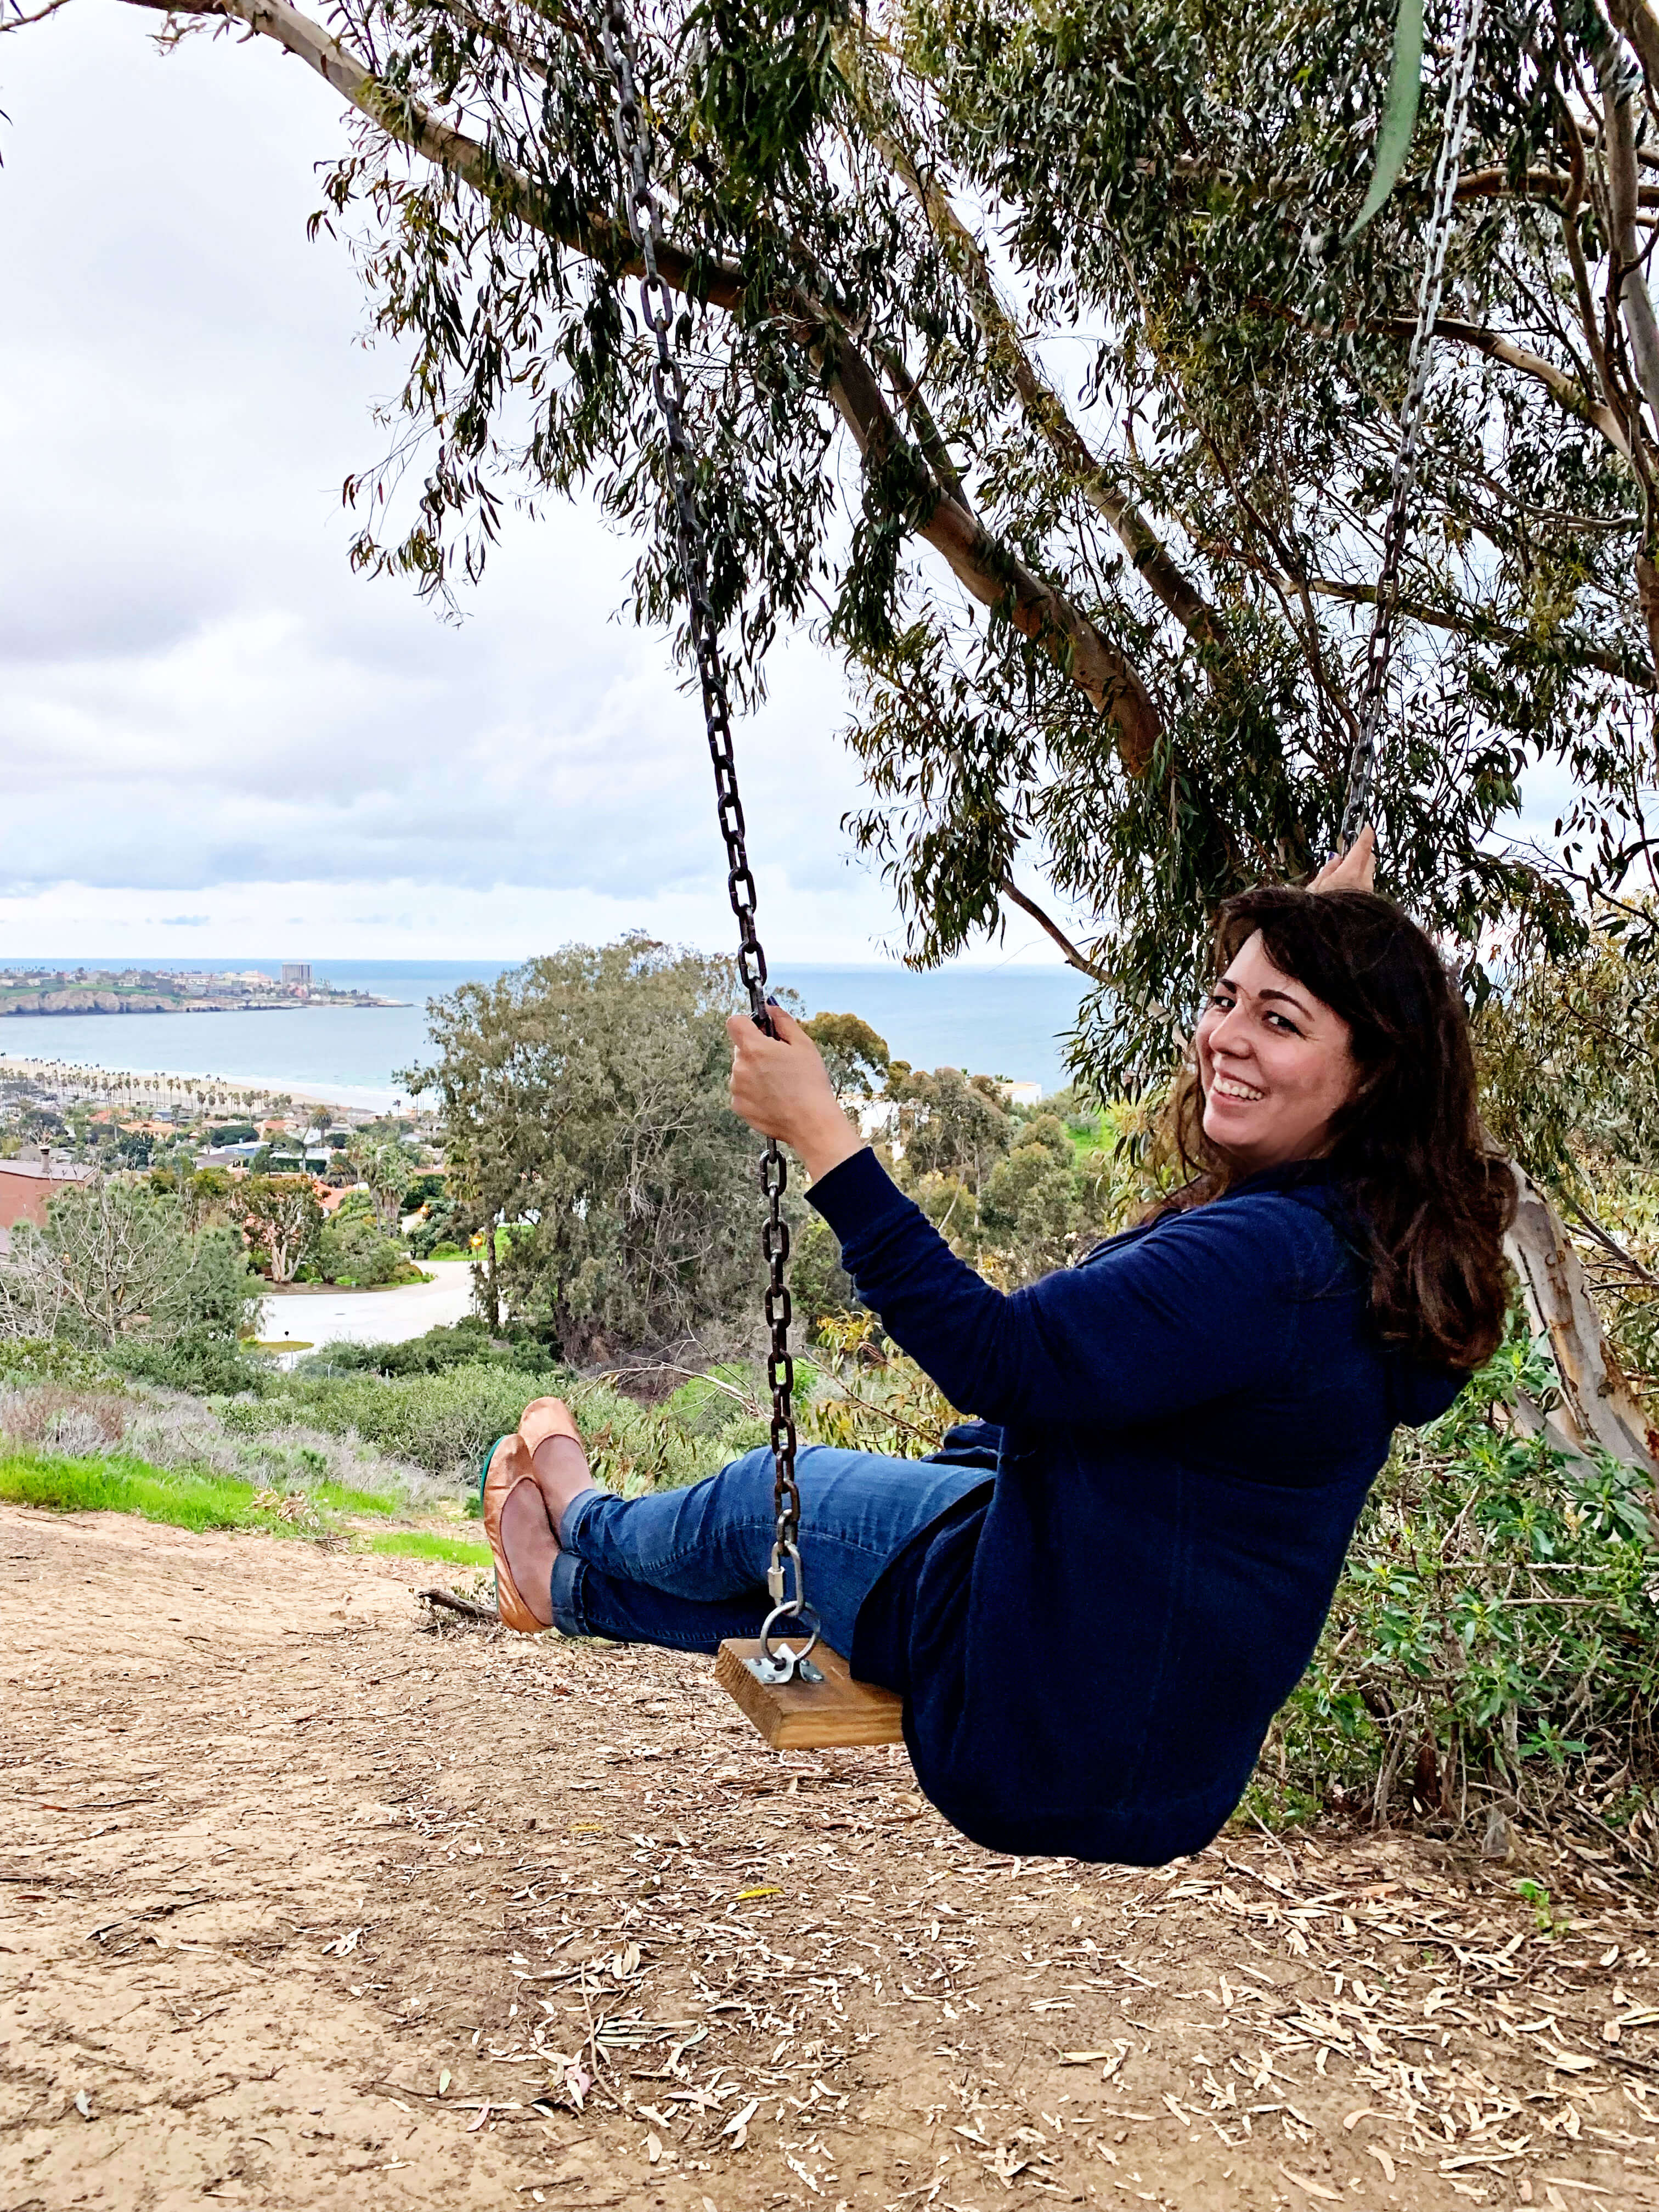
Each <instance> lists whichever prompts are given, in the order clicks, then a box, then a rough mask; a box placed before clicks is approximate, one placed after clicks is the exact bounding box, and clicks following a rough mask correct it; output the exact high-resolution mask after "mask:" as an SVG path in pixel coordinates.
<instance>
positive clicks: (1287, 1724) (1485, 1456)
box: [1255, 1337, 1659, 1827]
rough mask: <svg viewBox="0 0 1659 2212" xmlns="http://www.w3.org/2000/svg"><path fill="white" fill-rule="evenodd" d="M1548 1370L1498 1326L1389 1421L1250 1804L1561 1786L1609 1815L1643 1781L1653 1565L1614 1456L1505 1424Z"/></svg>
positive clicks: (1384, 1800)
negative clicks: (1556, 1445) (1467, 1363)
mask: <svg viewBox="0 0 1659 2212" xmlns="http://www.w3.org/2000/svg"><path fill="white" fill-rule="evenodd" d="M1552 1383H1553V1374H1552V1372H1551V1370H1549V1368H1548V1367H1547V1364H1546V1362H1545V1361H1544V1359H1543V1358H1542V1357H1541V1355H1540V1354H1539V1353H1538V1352H1535V1351H1534V1349H1533V1348H1532V1347H1531V1346H1529V1345H1528V1344H1527V1342H1526V1341H1525V1340H1524V1339H1522V1338H1519V1337H1515V1338H1512V1339H1511V1340H1510V1343H1508V1344H1507V1345H1505V1346H1504V1348H1503V1349H1502V1350H1501V1351H1500V1352H1499V1353H1498V1356H1497V1358H1495V1359H1493V1360H1492V1363H1491V1364H1490V1365H1489V1366H1487V1367H1486V1369H1485V1370H1482V1372H1481V1373H1480V1375H1478V1376H1476V1377H1475V1378H1474V1381H1473V1382H1472V1383H1470V1384H1469V1386H1468V1389H1466V1390H1465V1391H1464V1393H1463V1395H1462V1397H1461V1398H1460V1399H1459V1400H1458V1401H1457V1403H1456V1404H1455V1406H1454V1407H1452V1409H1451V1411H1450V1412H1449V1413H1447V1414H1446V1415H1445V1417H1444V1418H1443V1419H1442V1420H1440V1421H1439V1422H1437V1423H1436V1424H1435V1425H1434V1426H1433V1427H1431V1428H1430V1429H1426V1430H1424V1431H1421V1432H1420V1433H1413V1432H1408V1431H1402V1432H1401V1438H1400V1440H1399V1442H1398V1443H1397V1445H1396V1449H1395V1454H1394V1455H1393V1457H1392V1458H1391V1459H1390V1461H1389V1464H1388V1467H1387V1468H1385V1469H1384V1471H1383V1474H1381V1475H1380V1476H1379V1477H1378V1479H1377V1482H1376V1486H1375V1488H1374V1490H1373V1492H1372V1494H1371V1498H1370V1502H1369V1503H1368V1504H1367V1506H1366V1508H1365V1511H1364V1515H1363V1516H1362V1518H1361V1520H1360V1523H1359V1528H1358V1532H1357V1534H1356V1536H1355V1539H1354V1542H1353V1545H1352V1548H1351V1550H1350V1553H1349V1555H1348V1561H1347V1565H1346V1570H1345V1571H1344V1574H1343V1577H1342V1580H1341V1583H1340V1585H1339V1587H1338V1590H1337V1594H1336V1599H1335V1602H1334V1605H1333V1607H1332V1609H1331V1615H1330V1620H1329V1621H1328V1624H1327V1626H1326V1630H1325V1633H1324V1636H1323V1638H1322V1641H1321V1644H1320V1647H1319V1650H1318V1652H1317V1654H1316V1657H1315V1660H1314V1662H1313V1665H1312V1667H1311V1668H1310V1670H1309V1672H1308V1674H1307V1675H1306V1676H1305V1677H1304V1680H1303V1681H1302V1682H1301V1684H1300V1685H1299V1686H1297V1690H1296V1691H1295V1692H1294V1693H1293V1694H1292V1696H1291V1699H1290V1701H1289V1703H1288V1704H1287V1705H1286V1706H1285V1709H1284V1711H1282V1712H1281V1713H1280V1715H1279V1719H1278V1721H1277V1722H1276V1723H1275V1724H1274V1729H1273V1735H1272V1736H1271V1737H1270V1739H1269V1741H1268V1745H1267V1750H1266V1752H1265V1753H1264V1754H1263V1759H1262V1763H1261V1767H1260V1768H1259V1770H1258V1773H1257V1779H1256V1784H1255V1802H1256V1803H1257V1805H1258V1807H1259V1808H1262V1809H1273V1810H1275V1811H1277V1812H1278V1813H1279V1814H1285V1813H1291V1814H1300V1813H1304V1812H1306V1811H1309V1810H1311V1809H1316V1808H1320V1807H1322V1806H1324V1805H1327V1804H1332V1803H1335V1804H1338V1805H1340V1804H1343V1803H1347V1804H1353V1803H1355V1802H1358V1803H1362V1804H1364V1805H1366V1806H1368V1807H1369V1808H1370V1810H1371V1811H1372V1813H1373V1814H1375V1815H1376V1816H1377V1817H1384V1816H1386V1815H1387V1814H1388V1813H1389V1810H1390V1809H1391V1808H1393V1809H1395V1810H1406V1811H1411V1810H1413V1809H1414V1810H1415V1811H1416V1812H1417V1813H1418V1814H1419V1815H1422V1816H1427V1817H1430V1818H1431V1819H1433V1820H1441V1821H1451V1822H1454V1823H1459V1822H1462V1821H1463V1820H1467V1819H1469V1818H1471V1817H1473V1816H1474V1815H1475V1814H1478V1813H1484V1812H1486V1810H1487V1809H1488V1808H1498V1809H1499V1810H1503V1811H1504V1812H1506V1813H1509V1814H1522V1815H1525V1816H1527V1817H1529V1818H1532V1819H1541V1818H1543V1817H1545V1816H1546V1815H1547V1814H1550V1813H1551V1812H1552V1811H1553V1808H1556V1807H1557V1806H1558V1805H1559V1803H1560V1802H1562V1801H1563V1800H1564V1799H1565V1797H1566V1796H1569V1795H1571V1796H1573V1797H1574V1798H1575V1799H1576V1800H1577V1803H1578V1805H1579V1807H1580V1808H1589V1810H1591V1811H1592V1812H1593V1813H1594V1814H1595V1815H1596V1816H1597V1817H1599V1818H1601V1819H1602V1820H1606V1821H1607V1822H1609V1823H1613V1824H1615V1825H1617V1826H1620V1827H1622V1826H1625V1825H1626V1824H1627V1823H1628V1822H1629V1821H1630V1820H1632V1817H1633V1815H1634V1814H1636V1812H1637V1811H1638V1808H1642V1807H1644V1806H1645V1804H1646V1803H1647V1802H1648V1800H1649V1798H1650V1795H1651V1793H1652V1792H1653V1790H1654V1785H1655V1784H1656V1782H1659V1738H1656V1732H1655V1727H1654V1701H1655V1695H1656V1691H1659V1574H1656V1564H1659V1563H1656V1560H1655V1557H1654V1544H1653V1537H1652V1534H1651V1531H1650V1522H1649V1517H1648V1516H1649V1510H1650V1506H1651V1504H1652V1493H1651V1490H1650V1486H1649V1484H1648V1482H1647V1480H1645V1478H1644V1476H1643V1475H1641V1474H1638V1472H1637V1471H1636V1470H1635V1469H1633V1468H1628V1467H1623V1466H1620V1465H1617V1464H1616V1463H1614V1462H1611V1461H1607V1462H1603V1463H1602V1464H1601V1465H1600V1466H1599V1467H1595V1468H1592V1467H1590V1466H1589V1465H1588V1464H1587V1463H1586V1462H1582V1461H1569V1460H1567V1459H1565V1458H1564V1457H1563V1455H1561V1454H1560V1453H1559V1452H1557V1451H1555V1450H1553V1449H1551V1448H1550V1446H1549V1445H1548V1444H1547V1443H1546V1442H1544V1440H1543V1439H1542V1438H1541V1437H1526V1436H1523V1435H1522V1433H1521V1432H1520V1431H1519V1429H1518V1427H1517V1425H1516V1420H1515V1416H1514V1408H1515V1404H1516V1396H1517V1394H1518V1391H1519V1390H1520V1389H1522V1388H1524V1389H1525V1390H1526V1391H1527V1393H1528V1395H1530V1396H1532V1397H1533V1398H1534V1400H1536V1399H1538V1398H1546V1399H1547V1394H1548V1392H1549V1389H1550V1387H1551V1385H1552Z"/></svg>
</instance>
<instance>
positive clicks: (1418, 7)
mask: <svg viewBox="0 0 1659 2212" xmlns="http://www.w3.org/2000/svg"><path fill="white" fill-rule="evenodd" d="M1422 90H1423V0H1400V13H1399V15H1397V16H1396V17H1395V26H1394V63H1393V66H1392V67H1391V68H1390V70H1389V90H1388V97H1387V98H1386V100H1384V101H1383V127H1382V129H1381V130H1380V131H1378V132H1377V134H1376V167H1374V168H1373V169H1372V171H1371V181H1370V189H1369V190H1368V191H1367V192H1366V194H1365V197H1364V203H1363V204H1362V205H1361V207H1360V210H1359V213H1358V215H1357V216H1355V218H1354V222H1353V228H1352V230H1350V231H1349V233H1348V234H1347V236H1346V238H1345V239H1344V240H1343V241H1342V243H1343V244H1344V245H1345V246H1348V245H1351V244H1352V241H1353V240H1355V239H1356V238H1358V235H1359V234H1360V232H1361V231H1362V230H1364V228H1365V226H1366V224H1367V223H1368V222H1370V220H1371V217H1372V216H1374V215H1375V214H1376V212H1377V210H1378V209H1379V208H1380V207H1381V206H1382V205H1383V202H1384V201H1385V200H1386V199H1387V198H1388V197H1389V193H1390V192H1391V191H1393V190H1394V188H1395V185H1396V184H1397V183H1398V181H1399V179H1400V172H1401V169H1403V168H1404V167H1405V166H1406V157H1407V155H1408V154H1409V153H1410V152H1411V149H1412V136H1413V132H1414V131H1416V129H1417V108H1418V102H1419V99H1420V98H1421V96H1422Z"/></svg>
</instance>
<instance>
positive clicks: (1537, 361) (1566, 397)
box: [1367, 315, 1631, 460]
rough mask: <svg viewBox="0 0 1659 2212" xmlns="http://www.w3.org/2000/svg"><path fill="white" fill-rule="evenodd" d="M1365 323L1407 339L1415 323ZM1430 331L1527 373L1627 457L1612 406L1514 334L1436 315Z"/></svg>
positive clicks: (1404, 318) (1401, 319)
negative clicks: (1588, 390) (1599, 399)
mask: <svg viewBox="0 0 1659 2212" xmlns="http://www.w3.org/2000/svg"><path fill="white" fill-rule="evenodd" d="M1367 327H1368V328H1370V329H1371V330H1375V331H1389V332H1390V333H1391V334H1392V335H1393V336H1394V337H1401V338H1406V339H1409V338H1410V337H1411V334H1412V332H1413V330H1414V329H1415V328H1416V325H1415V323H1414V321H1413V319H1412V317H1411V316H1409V315H1389V316H1388V317H1387V318H1385V319H1383V320H1382V321H1380V322H1376V323H1373V324H1370V325H1368V326H1367ZM1434 334H1435V336H1436V337H1437V338H1445V339H1447V340H1448V341H1449V343H1451V344H1453V345H1462V346H1468V349H1470V351H1471V352H1473V353H1478V354H1483V355H1485V356H1486V359H1487V360H1488V361H1495V362H1500V363H1501V364H1502V365H1503V367H1504V368H1513V369H1516V370H1517V371H1518V372H1519V373H1520V374H1522V376H1529V377H1531V378H1532V379H1533V380H1534V382H1535V383H1538V384H1541V385H1542V386H1543V387H1544V389H1545V391H1546V392H1548V394H1549V396H1550V398H1552V399H1553V400H1554V402H1555V404H1556V405H1557V406H1558V407H1560V408H1562V409H1564V410H1565V411H1566V412H1567V413H1568V414H1569V415H1576V416H1577V418H1578V420H1579V421H1580V422H1583V423H1585V424H1587V425H1588V426H1589V428H1591V429H1592V430H1596V431H1599V432H1600V434H1601V436H1602V437H1603V438H1605V439H1606V440H1607V443H1608V445H1610V446H1611V447H1613V451H1614V452H1615V453H1618V454H1619V455H1620V457H1621V458H1622V459H1625V460H1628V459H1630V457H1631V449H1630V441H1629V440H1628V439H1627V438H1626V435H1625V430H1624V426H1623V424H1622V423H1621V422H1620V420H1619V418H1618V416H1616V415H1615V414H1614V413H1613V410H1612V408H1611V407H1604V406H1602V405H1601V404H1600V402H1599V401H1597V400H1595V399H1592V398H1589V396H1588V395H1587V394H1586V393H1585V392H1584V391H1583V388H1582V387H1581V386H1579V384H1578V383H1577V380H1575V379H1574V378H1573V377H1571V376H1569V375H1568V374H1567V372H1566V371H1565V369H1564V368H1558V367H1557V365H1556V363H1555V362H1553V361H1550V360H1548V359H1547V358H1546V356H1544V355H1543V354H1541V353H1534V352H1533V351H1532V349H1530V347H1528V346H1523V345H1520V344H1517V343H1516V340H1515V339H1514V338H1510V337H1504V334H1503V333H1502V331H1490V330H1487V329H1486V328H1485V327H1484V326H1483V325H1481V324H1479V323H1465V322H1461V321H1459V320H1458V319H1456V318H1455V316H1449V315H1441V316H1438V317H1437V319H1436V320H1435V325H1434Z"/></svg>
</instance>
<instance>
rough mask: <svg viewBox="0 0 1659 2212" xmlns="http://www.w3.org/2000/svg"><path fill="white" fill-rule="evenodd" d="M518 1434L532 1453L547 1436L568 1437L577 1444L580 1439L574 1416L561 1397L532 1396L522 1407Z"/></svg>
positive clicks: (580, 1434)
mask: <svg viewBox="0 0 1659 2212" xmlns="http://www.w3.org/2000/svg"><path fill="white" fill-rule="evenodd" d="M519 1434H520V1436H521V1437H523V1438H524V1440H525V1443H526V1445H527V1447H528V1448H529V1449H530V1451H531V1452H532V1454H533V1453H534V1451H535V1449H536V1447H537V1445H538V1444H541V1443H546V1442H547V1439H548V1438H549V1437H569V1438H570V1440H571V1442H572V1443H578V1444H579V1443H581V1440H582V1432H581V1431H580V1429H579V1428H578V1427H577V1426H576V1421H575V1416H574V1414H573V1413H571V1410H570V1408H569V1407H568V1406H567V1405H566V1404H565V1402H564V1400H563V1399H562V1398H532V1400H531V1401H530V1403H529V1404H528V1405H527V1406H526V1407H525V1409H524V1415H523V1418H522V1419H521V1420H520V1423H519Z"/></svg>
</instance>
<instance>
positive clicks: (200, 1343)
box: [109, 1329, 271, 1398]
mask: <svg viewBox="0 0 1659 2212" xmlns="http://www.w3.org/2000/svg"><path fill="white" fill-rule="evenodd" d="M109 1357H110V1359H111V1361H112V1364H114V1365H115V1366H116V1367H117V1368H118V1370H120V1372H121V1373H123V1374H124V1375H131V1376H134V1377H135V1378H136V1379H137V1380H138V1381H141V1382H144V1383H160V1384H161V1387H162V1388H163V1389H168V1390H188V1391H189V1392H190V1393H191V1395H192V1396H194V1397H198V1398H207V1397H225V1398H231V1397H236V1396H238V1395H240V1394H241V1393H242V1392H244V1391H251V1392H252V1394H253V1395H255V1396H256V1397H257V1396H258V1394H259V1393H260V1392H261V1391H262V1390H263V1389H264V1388H265V1386H266V1383H267V1382H268V1381H269V1379H270V1373H271V1370H270V1363H269V1362H268V1361H267V1360H264V1359H263V1358H261V1357H260V1356H259V1354H258V1352H247V1351H246V1350H244V1348H243V1347H242V1346H240V1344H238V1343H236V1342H234V1340H232V1339H230V1338H228V1337H223V1336H215V1335H210V1334H208V1333H207V1332H206V1331H204V1330H202V1329H186V1330H185V1332H184V1334H182V1335H179V1336H175V1337H172V1338H168V1339H165V1340H162V1341H161V1342H154V1343H153V1342H146V1341H145V1340H143V1339H138V1340H123V1341H120V1342H118V1343H117V1344H116V1345H114V1346H112V1349H111V1352H110V1354H109Z"/></svg>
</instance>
